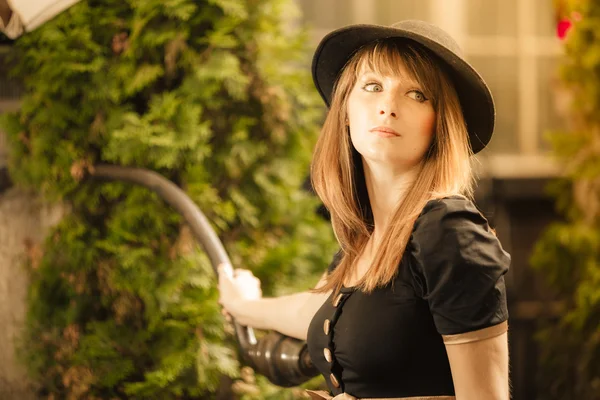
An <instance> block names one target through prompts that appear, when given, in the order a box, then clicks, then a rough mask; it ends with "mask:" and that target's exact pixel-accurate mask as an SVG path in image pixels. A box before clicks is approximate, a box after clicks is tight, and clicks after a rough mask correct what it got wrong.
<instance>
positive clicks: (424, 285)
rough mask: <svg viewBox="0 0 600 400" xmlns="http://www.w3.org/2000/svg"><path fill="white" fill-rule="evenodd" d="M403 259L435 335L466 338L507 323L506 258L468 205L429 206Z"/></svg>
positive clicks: (453, 200)
mask: <svg viewBox="0 0 600 400" xmlns="http://www.w3.org/2000/svg"><path fill="white" fill-rule="evenodd" d="M406 255H408V257H409V260H408V266H409V268H410V273H411V275H412V278H413V286H414V288H415V291H416V293H417V295H419V296H420V297H422V298H423V299H425V300H427V302H428V303H429V308H430V310H431V313H432V315H433V319H434V322H435V324H436V327H437V329H438V332H439V333H441V334H443V335H452V334H458V333H466V332H471V331H475V330H478V329H483V328H487V327H490V326H493V325H497V324H499V323H501V322H504V321H506V320H507V318H508V311H507V307H506V289H505V286H504V275H505V274H506V272H507V271H508V268H509V266H510V255H509V254H508V253H507V252H506V251H504V249H503V248H502V245H501V244H500V241H499V240H498V238H497V237H496V235H495V233H494V232H493V231H492V229H491V228H490V227H489V225H488V221H487V220H486V219H485V217H484V216H483V215H482V214H481V213H480V212H479V210H478V209H477V208H476V207H475V205H474V204H473V203H472V202H471V201H470V200H468V199H466V198H463V197H458V196H457V197H450V198H444V199H439V200H432V201H430V202H428V203H427V204H426V206H425V207H424V209H423V211H422V213H421V214H420V215H419V217H418V218H417V220H416V221H415V224H414V227H413V232H412V235H411V238H410V242H409V244H408V246H407V249H406Z"/></svg>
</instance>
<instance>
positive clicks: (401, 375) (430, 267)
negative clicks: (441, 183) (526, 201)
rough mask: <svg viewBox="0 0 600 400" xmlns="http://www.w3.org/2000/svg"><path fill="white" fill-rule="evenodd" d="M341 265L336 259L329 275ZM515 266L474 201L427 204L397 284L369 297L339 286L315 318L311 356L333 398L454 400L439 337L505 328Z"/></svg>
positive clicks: (310, 339)
mask: <svg viewBox="0 0 600 400" xmlns="http://www.w3.org/2000/svg"><path fill="white" fill-rule="evenodd" d="M338 261H339V258H338V255H336V257H335V258H334V260H333V262H332V263H331V265H330V266H329V271H330V272H331V271H332V270H333V269H334V268H335V266H336V265H337V262H338ZM509 265H510V255H509V254H508V253H506V252H505V251H504V250H503V249H502V247H501V245H500V242H499V241H498V239H497V238H496V236H495V235H494V234H493V233H492V232H491V230H490V228H489V226H488V223H487V221H486V219H485V218H484V217H483V216H482V215H481V214H480V213H479V211H478V210H477V209H476V208H475V206H474V205H473V204H472V203H471V202H470V201H469V200H466V199H463V198H461V197H458V196H457V197H450V198H445V199H441V200H432V201H430V202H428V203H427V205H426V206H425V207H424V209H423V211H422V213H421V215H420V216H419V217H418V218H417V220H416V222H415V225H414V228H413V232H412V236H411V238H410V241H409V244H408V245H407V247H406V251H405V253H404V257H403V259H402V261H401V263H400V266H399V268H398V274H397V276H396V278H395V279H394V282H393V285H392V284H390V285H388V286H386V287H383V288H378V289H376V290H375V291H373V292H372V293H371V294H365V293H363V292H361V291H360V290H357V289H355V288H342V290H341V292H340V293H332V295H331V296H330V298H329V299H328V300H327V301H326V302H325V303H324V304H323V306H321V308H320V309H319V310H318V311H317V313H316V314H315V316H314V317H313V319H312V321H311V324H310V327H309V330H308V339H307V343H308V350H309V352H310V355H311V358H312V360H313V362H314V363H315V365H316V367H317V368H318V369H319V371H320V372H321V373H322V374H323V375H324V376H325V380H326V382H327V385H328V387H329V389H330V391H331V393H332V394H333V395H337V394H340V393H342V392H346V393H348V394H351V395H353V396H356V397H358V398H370V397H383V398H386V397H411V396H442V395H446V396H453V395H454V386H453V383H452V375H451V372H450V365H449V362H448V356H447V353H446V348H445V345H444V341H443V338H442V336H441V335H454V334H462V333H466V332H473V331H477V330H480V329H483V328H489V327H493V326H498V327H499V326H500V325H499V324H501V323H503V322H504V321H506V320H507V319H508V312H507V308H506V291H505V287H504V274H505V273H506V272H507V270H508V267H509ZM333 299H337V301H336V306H334V305H333V304H332V302H333V301H332V300H333Z"/></svg>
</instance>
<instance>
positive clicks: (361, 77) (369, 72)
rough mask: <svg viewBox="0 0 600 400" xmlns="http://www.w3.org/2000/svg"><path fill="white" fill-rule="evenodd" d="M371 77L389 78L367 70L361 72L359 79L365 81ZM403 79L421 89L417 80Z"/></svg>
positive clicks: (404, 77)
mask: <svg viewBox="0 0 600 400" xmlns="http://www.w3.org/2000/svg"><path fill="white" fill-rule="evenodd" d="M369 75H377V76H383V77H387V76H384V75H382V74H380V73H378V72H376V71H373V70H370V69H367V70H364V71H362V72H360V73H359V74H358V79H361V80H364V79H365V77H368V76H369ZM401 78H402V81H403V82H406V83H408V84H411V85H414V86H418V87H419V88H420V87H421V84H420V83H419V82H418V81H417V80H415V79H413V78H411V77H410V76H403V77H401Z"/></svg>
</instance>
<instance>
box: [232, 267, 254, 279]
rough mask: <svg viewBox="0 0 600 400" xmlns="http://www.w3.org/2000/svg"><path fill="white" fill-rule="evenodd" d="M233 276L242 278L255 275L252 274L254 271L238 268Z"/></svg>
mask: <svg viewBox="0 0 600 400" xmlns="http://www.w3.org/2000/svg"><path fill="white" fill-rule="evenodd" d="M233 276H235V277H236V278H237V277H242V276H244V277H245V276H254V274H252V271H250V270H248V269H241V268H236V269H235V270H234V271H233Z"/></svg>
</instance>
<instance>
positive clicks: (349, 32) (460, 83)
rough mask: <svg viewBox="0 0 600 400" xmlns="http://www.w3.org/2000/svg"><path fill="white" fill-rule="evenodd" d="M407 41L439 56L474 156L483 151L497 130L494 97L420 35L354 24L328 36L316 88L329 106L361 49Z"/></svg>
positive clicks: (319, 54) (464, 66) (465, 67)
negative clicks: (390, 40) (389, 40)
mask: <svg viewBox="0 0 600 400" xmlns="http://www.w3.org/2000/svg"><path fill="white" fill-rule="evenodd" d="M387 38H406V39H410V40H413V41H415V42H417V43H419V44H421V45H422V46H424V47H426V48H427V49H429V50H430V51H431V52H433V53H434V54H436V55H437V56H438V57H439V58H440V59H441V60H442V61H443V62H444V63H445V64H446V65H447V67H448V68H447V70H448V72H449V75H450V79H451V80H452V81H453V83H454V87H455V89H456V92H457V94H458V97H459V100H460V104H461V108H462V112H463V115H464V118H465V122H466V125H467V131H468V133H469V140H470V144H471V149H472V150H473V153H478V152H479V151H481V150H482V149H483V148H484V147H485V146H486V145H487V144H488V143H489V141H490V139H491V137H492V133H493V131H494V123H495V116H496V113H495V108H494V100H493V98H492V94H491V92H490V90H489V88H488V86H487V85H486V83H485V81H484V80H483V78H482V77H481V76H480V75H479V73H477V71H476V70H475V69H474V68H473V67H472V66H471V65H470V64H469V63H468V62H466V61H465V60H464V59H463V58H462V57H460V56H459V55H458V54H456V53H455V52H453V51H451V50H450V49H448V48H447V47H445V46H443V45H441V44H440V43H438V42H436V41H435V40H432V39H430V38H428V37H427V36H424V35H422V34H420V33H417V32H413V31H410V30H406V29H402V28H394V27H385V26H379V25H351V26H348V27H344V28H341V29H338V30H335V31H333V32H331V33H329V34H328V35H326V36H325V37H324V38H323V39H322V40H321V42H320V43H319V45H318V47H317V49H316V51H315V55H314V57H313V62H312V75H313V81H314V83H315V86H316V88H317V90H318V92H319V94H320V95H321V97H322V98H323V100H324V101H325V103H326V104H327V106H328V107H329V106H330V105H331V96H332V95H333V87H334V85H335V82H336V80H337V79H338V76H339V74H340V72H341V70H342V68H344V66H345V65H346V63H347V62H348V60H350V58H351V57H352V55H353V54H354V53H355V52H356V51H357V50H358V49H360V48H361V47H362V46H364V45H366V44H368V43H371V42H373V41H376V40H380V39H387Z"/></svg>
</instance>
